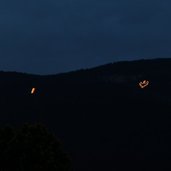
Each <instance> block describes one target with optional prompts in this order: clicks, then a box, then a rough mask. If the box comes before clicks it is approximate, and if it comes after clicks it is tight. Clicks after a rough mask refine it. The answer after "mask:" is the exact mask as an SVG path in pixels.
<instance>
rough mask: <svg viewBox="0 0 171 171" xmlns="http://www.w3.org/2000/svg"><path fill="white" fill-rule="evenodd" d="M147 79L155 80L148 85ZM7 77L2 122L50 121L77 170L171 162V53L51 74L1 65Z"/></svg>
mask: <svg viewBox="0 0 171 171" xmlns="http://www.w3.org/2000/svg"><path fill="white" fill-rule="evenodd" d="M143 80H148V81H149V85H148V86H147V87H145V88H144V89H141V88H140V87H139V82H140V81H143ZM0 81H1V84H0V89H1V96H0V109H1V110H0V117H1V119H0V122H1V124H2V125H4V124H12V125H18V124H22V123H24V122H37V121H38V122H43V123H45V124H46V125H47V126H48V127H49V128H50V129H52V130H53V131H54V132H55V134H56V135H57V136H58V137H60V138H61V139H62V141H63V142H64V145H65V147H66V149H67V151H68V152H69V153H70V154H71V156H72V157H73V163H74V166H75V170H79V171H94V170H119V169H120V170H124V169H128V168H131V169H135V170H148V169H149V170H151V169H154V168H159V167H161V169H163V166H165V167H166V168H167V167H168V168H170V165H169V162H170V154H171V145H170V144H171V125H170V122H171V117H170V113H171V90H170V87H171V59H155V60H140V61H132V62H118V63H113V64H108V65H104V66H100V67H96V68H93V69H87V70H80V71H74V72H70V73H64V74H58V75H51V76H50V75H49V76H36V75H29V74H21V73H12V72H7V73H6V72H1V73H0ZM32 87H36V93H35V94H31V93H30V92H31V89H32ZM135 161H136V163H137V164H135ZM156 161H157V162H156ZM167 162H168V163H167ZM163 163H164V164H163ZM160 164H161V166H160ZM142 165H143V166H142ZM143 167H144V169H143ZM151 167H152V168H151Z"/></svg>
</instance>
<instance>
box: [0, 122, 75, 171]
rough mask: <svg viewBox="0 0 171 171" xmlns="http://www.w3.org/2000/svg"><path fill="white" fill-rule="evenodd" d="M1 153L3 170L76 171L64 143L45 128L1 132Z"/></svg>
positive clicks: (39, 126) (36, 127)
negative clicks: (64, 150) (64, 149)
mask: <svg viewBox="0 0 171 171" xmlns="http://www.w3.org/2000/svg"><path fill="white" fill-rule="evenodd" d="M0 150H1V151H0V158H1V169H2V170H3V169H4V170H17V171H19V170H23V171H34V170H36V171H39V170H41V171H69V170H72V169H71V168H72V167H71V161H70V158H69V157H68V155H67V154H66V153H65V152H63V149H62V145H61V143H60V141H58V140H57V139H56V137H55V136H54V135H53V134H51V133H50V132H48V130H47V129H46V127H45V126H44V125H42V124H34V125H30V124H25V125H23V126H22V127H20V128H15V129H14V128H10V127H5V128H1V129H0Z"/></svg>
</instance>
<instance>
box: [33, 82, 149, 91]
mask: <svg viewBox="0 0 171 171" xmlns="http://www.w3.org/2000/svg"><path fill="white" fill-rule="evenodd" d="M148 85H149V81H148V80H143V81H141V82H139V86H140V88H145V87H147V86H148ZM35 93H36V88H35V87H33V88H32V89H31V94H35Z"/></svg>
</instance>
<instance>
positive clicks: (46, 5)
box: [0, 0, 171, 74]
mask: <svg viewBox="0 0 171 171" xmlns="http://www.w3.org/2000/svg"><path fill="white" fill-rule="evenodd" d="M170 7H171V1H170V0H150V1H148V0H24V1H23V0H1V1H0V70H3V71H18V72H27V73H34V74H55V73H60V72H67V71H71V70H77V69H81V68H90V67H94V66H98V65H102V64H106V63H110V62H115V61H120V60H134V59H142V58H145V59H149V58H158V57H160V58H161V57H171V47H170V45H171V22H170V19H171V10H170Z"/></svg>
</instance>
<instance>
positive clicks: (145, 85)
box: [139, 80, 149, 88]
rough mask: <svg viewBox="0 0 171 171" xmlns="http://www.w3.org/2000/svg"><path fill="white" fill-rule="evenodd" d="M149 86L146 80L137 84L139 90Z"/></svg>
mask: <svg viewBox="0 0 171 171" xmlns="http://www.w3.org/2000/svg"><path fill="white" fill-rule="evenodd" d="M148 85H149V81H148V80H144V81H141V82H140V83H139V86H140V87H141V88H145V87H147V86H148Z"/></svg>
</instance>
